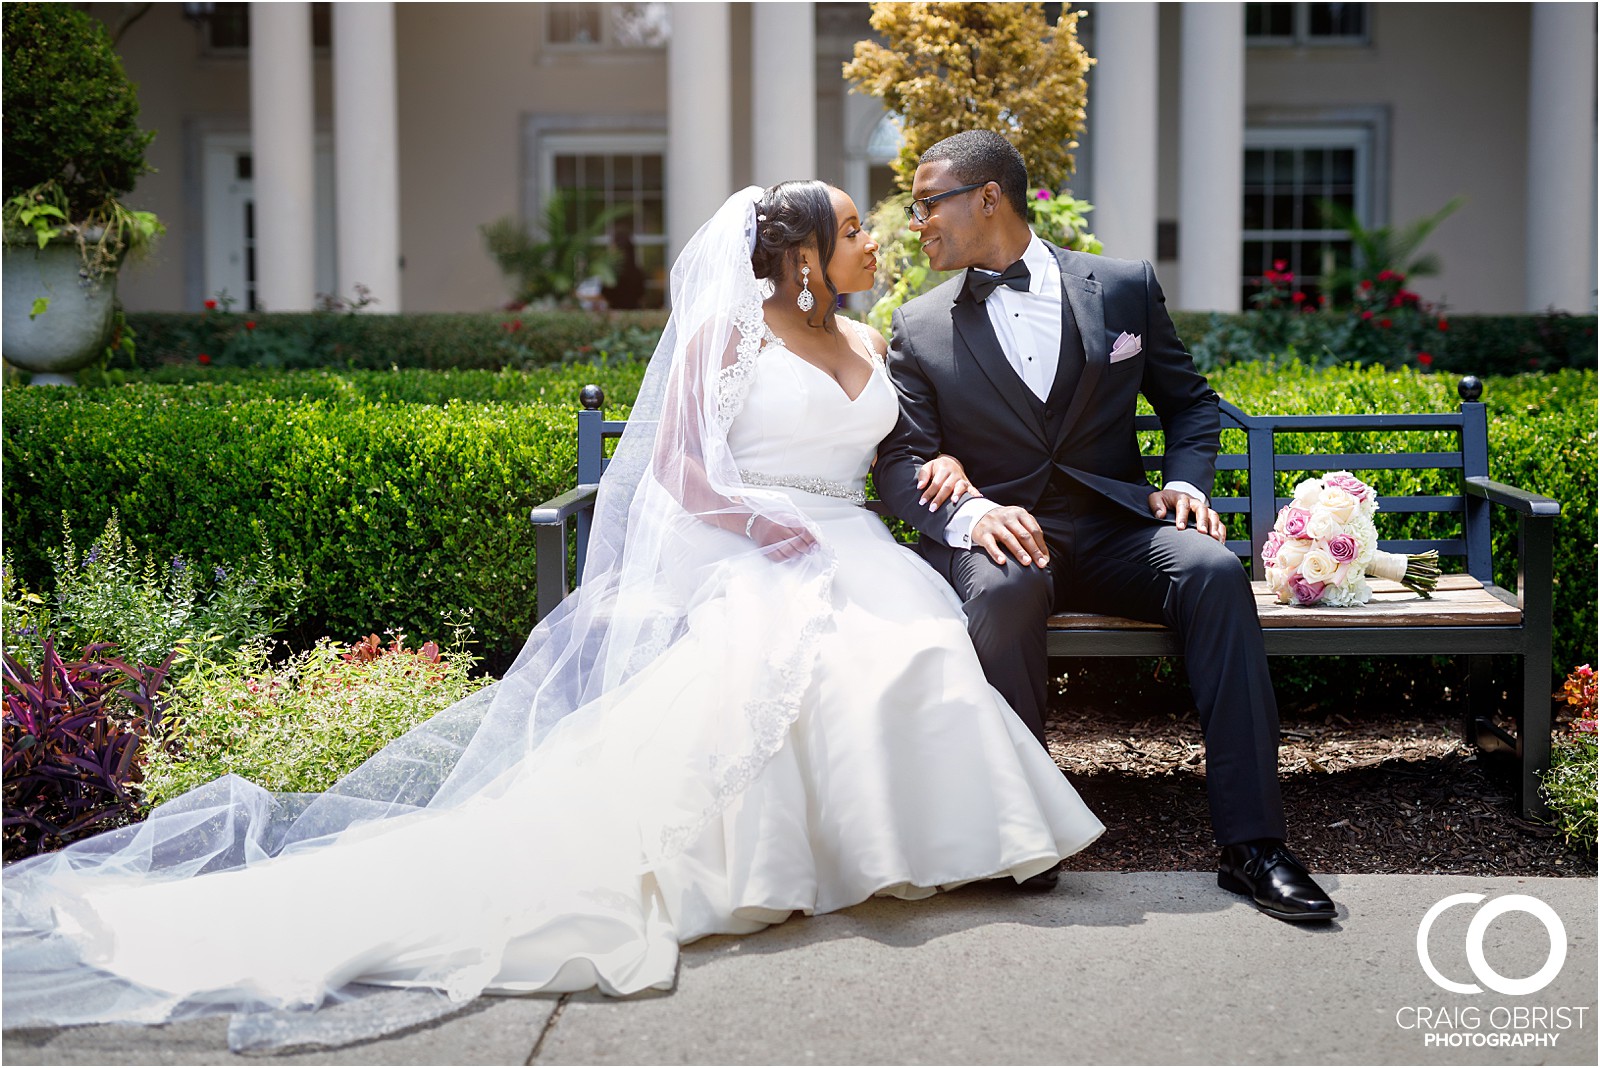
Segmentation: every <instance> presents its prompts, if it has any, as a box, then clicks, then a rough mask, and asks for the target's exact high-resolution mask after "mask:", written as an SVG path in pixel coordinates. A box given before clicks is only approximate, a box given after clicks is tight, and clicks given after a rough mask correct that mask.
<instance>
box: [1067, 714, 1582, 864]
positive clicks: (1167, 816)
mask: <svg viewBox="0 0 1600 1068" xmlns="http://www.w3.org/2000/svg"><path fill="white" fill-rule="evenodd" d="M1282 720H1283V735H1282V743H1281V745H1280V748H1279V751H1278V773H1279V780H1280V782H1281V784H1282V787H1283V800H1284V807H1285V809H1286V811H1287V814H1288V818H1289V836H1290V837H1289V843H1288V844H1289V847H1290V848H1291V849H1292V850H1294V851H1295V853H1296V854H1298V855H1299V856H1300V858H1301V859H1302V860H1303V861H1304V862H1305V863H1306V865H1307V867H1309V868H1310V869H1311V870H1312V871H1321V872H1330V873H1346V874H1359V873H1390V874H1402V873H1404V874H1430V875H1431V874H1470V875H1574V876H1585V875H1587V876H1592V875H1594V874H1595V872H1596V866H1595V856H1594V854H1593V853H1592V852H1590V853H1580V852H1575V851H1573V850H1571V849H1569V848H1568V847H1567V846H1566V844H1565V843H1564V842H1563V841H1562V838H1561V836H1560V835H1559V834H1558V833H1557V832H1556V831H1555V829H1554V828H1552V827H1549V826H1546V825H1543V824H1539V823H1533V822H1529V821H1527V820H1524V819H1522V818H1520V817H1519V815H1518V814H1517V806H1516V802H1515V794H1514V792H1513V789H1512V778H1511V774H1510V771H1511V769H1510V766H1509V763H1508V762H1506V761H1503V760H1500V759H1497V758H1496V755H1494V754H1480V753H1479V752H1478V751H1477V750H1476V748H1475V747H1473V746H1469V745H1467V744H1466V743H1465V742H1464V741H1462V740H1461V735H1460V729H1459V726H1458V721H1457V720H1456V718H1455V717H1454V716H1451V715H1447V714H1443V713H1440V712H1434V713H1433V714H1422V715H1410V716H1406V715H1401V714H1400V713H1398V712H1397V713H1395V714H1393V715H1380V716H1376V717H1375V716H1373V715H1371V714H1367V715H1364V716H1363V717H1361V718H1359V719H1356V720H1351V719H1347V718H1346V717H1344V716H1342V715H1339V714H1336V713H1335V714H1329V713H1326V712H1324V711H1320V710H1311V711H1309V712H1303V713H1296V711H1295V710H1293V709H1285V710H1283V715H1282ZM1047 737H1048V741H1049V745H1050V752H1051V755H1052V756H1054V757H1055V759H1056V763H1057V764H1058V765H1059V766H1060V767H1061V768H1062V769H1063V770H1064V771H1065V772H1066V773H1067V777H1068V778H1069V779H1070V780H1071V781H1072V784H1073V785H1074V786H1076V787H1077V789H1078V792H1079V793H1080V794H1082V795H1083V799H1084V800H1085V802H1087V803H1088V805H1089V806H1090V808H1092V809H1093V810H1094V811H1095V813H1096V814H1097V815H1098V816H1099V817H1100V819H1101V820H1102V821H1104V822H1105V824H1106V834H1105V835H1104V836H1103V837H1101V839H1100V840H1099V841H1097V842H1096V843H1095V844H1094V845H1092V846H1090V847H1089V848H1088V849H1086V850H1085V851H1083V852H1082V853H1079V854H1077V855H1076V856H1073V857H1071V858H1069V859H1068V860H1067V861H1066V862H1065V864H1064V865H1063V867H1064V869H1065V870H1068V871H1204V870H1207V869H1210V868H1213V867H1215V865H1216V859H1217V848H1216V846H1215V845H1214V844H1213V842H1212V838H1211V821H1210V817H1209V815H1208V812H1207V808H1206V788H1205V761H1204V750H1203V748H1202V747H1201V736H1200V725H1199V720H1198V718H1197V716H1196V715H1195V713H1194V711H1193V710H1192V709H1191V710H1187V711H1185V712H1182V713H1156V714H1151V713H1150V712H1149V711H1147V710H1146V711H1138V710H1132V709H1128V708H1118V707H1115V706H1113V707H1110V708H1109V709H1107V710H1100V709H1095V710H1082V711H1057V712H1056V713H1055V715H1054V716H1053V717H1052V719H1051V722H1050V724H1049V726H1048V729H1047Z"/></svg>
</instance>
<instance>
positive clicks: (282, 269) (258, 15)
mask: <svg viewBox="0 0 1600 1068" xmlns="http://www.w3.org/2000/svg"><path fill="white" fill-rule="evenodd" d="M311 92H312V71H311V5H310V4H308V3H300V2H297V0H285V2H284V3H274V4H251V5H250V142H251V144H250V155H251V165H252V175H253V182H252V196H253V197H254V199H255V244H256V296H257V299H258V300H259V301H260V302H261V306H262V307H264V308H265V309H267V310H268V311H309V310H311V308H312V305H313V303H314V302H315V299H316V289H317V248H316V192H315V191H316V133H315V128H314V120H313V117H312V100H311Z"/></svg>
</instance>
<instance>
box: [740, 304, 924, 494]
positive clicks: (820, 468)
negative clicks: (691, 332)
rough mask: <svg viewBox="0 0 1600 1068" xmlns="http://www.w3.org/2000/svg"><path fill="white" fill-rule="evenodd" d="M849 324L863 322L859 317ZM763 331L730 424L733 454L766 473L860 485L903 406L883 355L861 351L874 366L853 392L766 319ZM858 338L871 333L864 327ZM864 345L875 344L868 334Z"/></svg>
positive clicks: (857, 326) (750, 468)
mask: <svg viewBox="0 0 1600 1068" xmlns="http://www.w3.org/2000/svg"><path fill="white" fill-rule="evenodd" d="M851 327H852V328H854V329H857V330H862V331H864V329H865V328H863V327H862V326H861V325H860V324H858V323H852V324H851ZM762 336H763V343H762V347H761V350H760V352H759V354H758V355H757V356H756V365H755V370H754V372H753V375H752V378H751V381H750V392H749V394H748V396H746V398H745V402H744V405H743V407H742V409H741V410H740V412H739V415H738V417H737V418H735V419H734V421H733V424H732V425H731V426H730V427H729V428H728V446H729V448H730V449H731V451H732V452H733V456H734V460H735V461H736V462H737V464H738V465H739V467H740V468H741V469H742V470H746V471H752V472H759V473H761V474H763V475H770V476H795V477H800V478H806V479H824V480H827V481H830V482H837V483H841V484H845V485H850V486H854V487H855V488H857V489H859V488H860V487H861V486H862V485H863V484H864V483H865V480H866V476H867V471H868V470H869V469H870V468H871V466H872V458H873V456H874V454H875V453H876V452H877V449H878V443H879V442H880V441H882V440H883V439H884V437H886V436H887V435H888V433H889V431H890V430H892V429H894V424H895V420H896V419H897V418H899V413H900V406H899V401H898V400H897V399H896V397H895V392H894V387H893V386H892V385H891V384H890V383H889V378H888V375H887V374H886V373H885V371H884V367H883V361H882V360H880V359H876V358H874V359H871V360H870V361H868V359H867V357H864V356H863V357H861V359H862V361H863V362H869V363H870V367H871V373H870V374H869V375H868V377H867V380H866V383H865V384H864V385H863V386H861V388H860V390H859V392H857V393H856V395H855V396H854V397H852V396H851V395H850V393H849V392H848V391H847V390H846V389H845V387H844V384H843V383H841V382H840V381H839V380H838V379H837V378H835V377H833V375H832V374H830V373H828V371H826V370H824V369H823V368H822V367H820V366H818V365H817V364H814V363H812V362H811V361H810V360H807V359H806V358H804V357H803V356H801V355H800V354H798V353H796V352H795V351H794V350H793V349H791V348H790V347H789V346H788V344H787V343H785V342H784V340H783V339H782V338H781V337H779V336H778V335H777V333H776V332H775V331H773V329H772V328H771V327H770V326H767V325H766V323H765V322H763V323H762ZM862 340H863V341H867V340H868V339H867V336H866V334H865V333H864V332H863V334H862ZM867 351H868V352H872V351H873V350H872V348H871V345H870V342H868V349H867ZM857 355H859V353H858V354H857Z"/></svg>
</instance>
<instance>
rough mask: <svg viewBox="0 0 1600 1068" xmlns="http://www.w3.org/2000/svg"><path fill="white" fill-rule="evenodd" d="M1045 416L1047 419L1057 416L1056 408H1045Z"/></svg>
mask: <svg viewBox="0 0 1600 1068" xmlns="http://www.w3.org/2000/svg"><path fill="white" fill-rule="evenodd" d="M1044 417H1045V418H1046V419H1054V418H1055V417H1056V412H1055V409H1054V408H1046V409H1045V410H1044Z"/></svg>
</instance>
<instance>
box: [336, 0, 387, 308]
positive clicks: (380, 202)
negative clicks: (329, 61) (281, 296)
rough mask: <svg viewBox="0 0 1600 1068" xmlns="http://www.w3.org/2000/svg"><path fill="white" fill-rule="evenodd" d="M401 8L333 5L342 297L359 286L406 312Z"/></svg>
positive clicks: (380, 302)
mask: <svg viewBox="0 0 1600 1068" xmlns="http://www.w3.org/2000/svg"><path fill="white" fill-rule="evenodd" d="M396 107H397V105H396V101H395V53H394V4H393V3H390V2H380V3H349V2H343V3H336V4H334V5H333V160H334V175H333V177H334V218H335V220H336V223H335V225H336V227H337V238H338V258H339V270H338V278H339V295H340V296H342V297H350V296H352V295H354V293H355V287H356V286H357V284H360V285H363V286H366V287H367V289H369V290H371V292H372V296H373V298H374V299H375V300H376V301H377V303H376V304H374V305H373V306H372V307H371V308H370V309H369V310H371V311H375V312H398V311H399V310H400V152H399V133H398V129H399V122H398V118H397V116H396Z"/></svg>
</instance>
